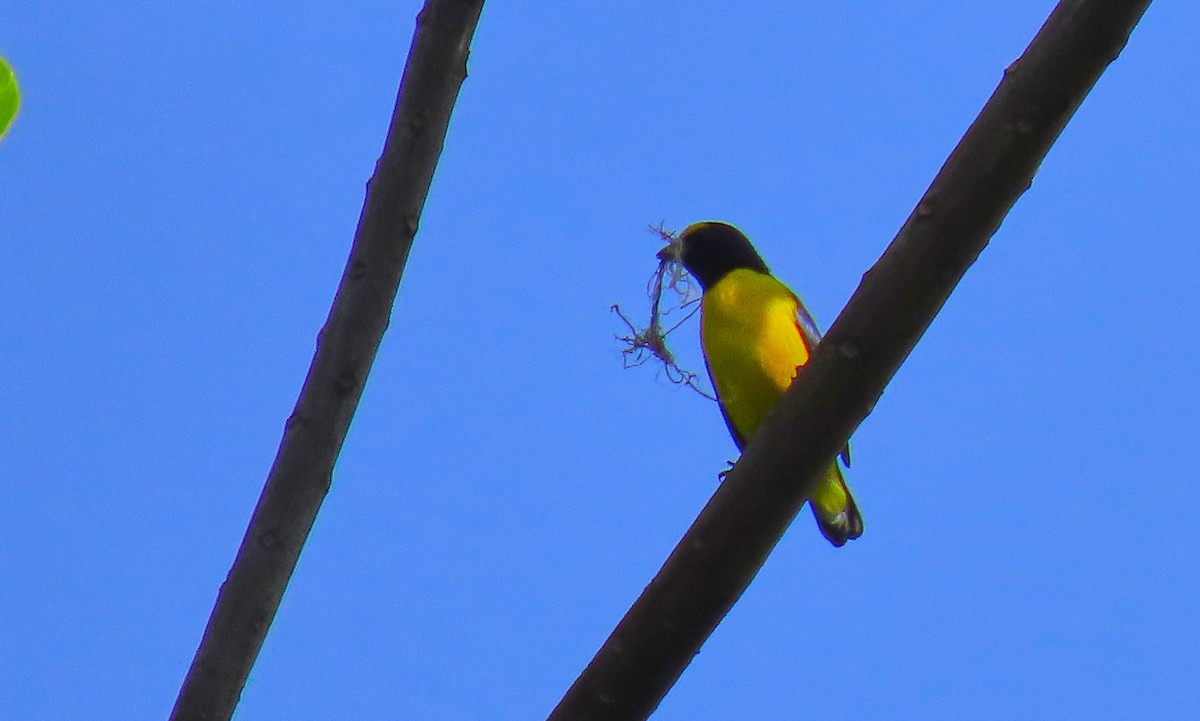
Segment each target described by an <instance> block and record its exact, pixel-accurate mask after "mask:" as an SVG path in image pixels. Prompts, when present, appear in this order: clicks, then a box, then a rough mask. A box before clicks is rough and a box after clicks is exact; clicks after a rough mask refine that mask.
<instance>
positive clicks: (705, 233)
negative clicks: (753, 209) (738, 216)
mask: <svg viewBox="0 0 1200 721" xmlns="http://www.w3.org/2000/svg"><path fill="white" fill-rule="evenodd" d="M658 257H660V258H664V257H665V258H672V257H673V258H674V259H675V260H678V261H679V262H680V263H682V264H683V267H684V268H687V269H688V272H690V273H691V274H692V275H693V276H694V277H695V278H696V280H697V281H698V282H699V283H700V287H701V288H702V289H708V288H711V287H713V286H714V285H716V284H717V281H719V280H721V279H722V278H724V277H725V276H726V275H728V274H729V273H731V272H732V271H735V270H737V269H739V268H746V269H748V270H756V271H758V272H760V273H769V272H770V271H769V270H767V264H766V263H764V262H763V259H762V258H761V257H759V255H758V251H756V250H754V246H753V245H750V239H749V238H747V237H746V236H745V235H743V234H742V231H740V230H738V229H737V228H735V227H733V226H732V225H729V224H728V223H717V222H704V223H694V224H692V225H689V226H688V227H687V228H685V229H684V231H683V232H682V233H680V234H679V239H678V240H677V241H676V242H674V243H672V244H671V245H669V246H667V247H666V248H663V249H662V250H661V251H659V253H658Z"/></svg>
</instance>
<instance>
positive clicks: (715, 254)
mask: <svg viewBox="0 0 1200 721" xmlns="http://www.w3.org/2000/svg"><path fill="white" fill-rule="evenodd" d="M658 257H659V259H660V260H664V261H668V262H670V261H674V262H678V263H679V264H681V265H682V266H683V267H684V268H685V269H686V270H687V271H688V273H689V274H690V275H691V276H692V277H693V278H695V280H696V282H697V283H699V285H700V290H701V298H700V345H701V348H702V349H703V351H704V362H705V365H706V366H707V367H708V375H709V378H710V379H711V380H712V385H713V388H714V390H715V391H716V396H717V402H718V404H719V405H720V407H721V414H722V415H723V416H724V418H725V424H726V425H727V426H728V427H729V433H730V435H732V436H733V441H734V443H735V444H736V445H737V447H738V451H739V452H740V451H742V449H743V448H744V447H745V445H746V443H748V442H749V441H750V439H751V437H753V435H754V432H755V431H756V430H757V429H758V426H759V424H760V423H761V422H762V420H763V419H764V418H766V416H767V414H768V413H769V412H770V411H771V409H772V408H773V407H774V406H775V403H776V402H777V401H778V400H779V398H780V396H782V395H783V392H784V391H786V390H787V389H788V386H790V385H791V384H792V381H793V380H794V379H795V377H796V373H797V371H798V370H799V368H800V367H801V366H803V365H805V364H806V363H808V360H809V358H810V357H811V356H812V352H813V349H814V348H815V347H816V345H817V343H818V342H819V341H820V339H821V334H820V332H819V330H818V329H817V325H816V323H815V322H814V321H813V319H812V316H811V315H810V314H809V312H808V310H807V309H806V308H805V307H804V303H802V302H801V301H800V299H799V297H797V296H796V294H795V293H793V292H792V291H791V289H789V288H788V287H787V286H786V285H784V284H783V283H782V282H780V281H779V280H778V279H777V278H776V277H775V276H774V275H772V274H771V271H770V269H768V268H767V264H766V263H765V262H763V259H762V256H760V255H759V254H758V251H757V250H755V249H754V246H753V245H752V244H751V243H750V239H749V238H747V237H746V235H745V234H744V233H742V231H740V230H738V229H737V228H736V227H734V226H732V225H730V224H728V223H724V222H718V221H705V222H700V223H694V224H692V225H689V226H688V227H687V228H685V229H684V230H683V232H682V233H680V234H679V236H678V238H676V239H675V240H673V241H672V242H671V244H670V245H668V246H667V247H665V248H663V249H662V250H660V251H659V252H658ZM839 458H840V460H841V461H843V462H845V463H846V464H847V466H848V465H849V461H850V446H849V444H847V445H846V447H845V448H844V449H843V450H842V452H841V454H839ZM838 460H839V459H834V461H833V464H832V465H831V466H830V467H829V470H828V471H827V472H826V474H825V478H824V479H822V480H821V481H820V483H819V484H818V485H817V488H816V490H815V491H814V492H813V494H812V497H811V498H810V499H809V505H810V506H811V507H812V510H813V515H814V516H815V517H816V520H817V526H818V527H819V528H820V529H821V533H822V535H824V536H825V538H826V539H828V540H829V542H830V543H832V544H833V545H834V546H837V547H841V546H843V545H845V544H846V542H847V541H849V540H850V539H854V538H858V537H859V536H860V535H862V532H863V521H862V515H861V514H859V511H858V506H857V504H855V502H854V496H852V495H851V493H850V488H849V487H848V486H847V485H846V478H845V474H844V473H843V472H842V468H841V465H840V464H839V463H838Z"/></svg>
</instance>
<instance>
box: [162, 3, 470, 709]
mask: <svg viewBox="0 0 1200 721" xmlns="http://www.w3.org/2000/svg"><path fill="white" fill-rule="evenodd" d="M482 7H483V0H428V2H427V3H426V5H425V7H424V8H423V9H422V10H421V12H420V14H419V15H418V16H417V26H416V31H415V33H414V35H413V41H412V47H411V48H410V50H409V54H408V60H407V63H406V65H405V68H404V75H403V77H402V78H401V80H400V90H399V93H398V95H397V98H396V105H395V108H394V110H393V113H392V120H391V125H390V127H389V128H388V134H387V140H386V141H385V143H384V148H383V153H382V155H381V157H380V159H379V161H378V162H377V163H376V167H375V173H374V175H373V177H372V178H371V180H370V182H369V183H368V184H367V194H366V200H365V202H364V204H363V210H362V214H361V215H360V216H359V221H358V228H357V230H356V231H355V234H354V243H353V245H352V247H351V249H350V257H349V260H348V261H347V263H346V268H345V270H344V272H343V274H342V279H341V282H340V283H339V285H338V289H337V295H336V296H335V297H334V301H333V306H332V308H331V309H330V311H329V317H328V319H327V320H326V321H325V326H324V327H323V328H322V329H321V331H320V333H319V335H318V336H317V350H316V354H315V355H314V357H313V361H312V365H311V366H310V367H309V370H308V377H307V378H306V379H305V381H304V386H303V388H302V389H301V391H300V397H299V399H298V400H297V401H296V407H295V409H294V410H293V411H292V415H291V417H289V418H288V420H287V423H286V425H285V427H284V433H283V439H282V441H281V442H280V445H279V451H278V452H277V454H276V456H275V462H274V464H273V465H272V467H271V471H270V473H269V475H268V476H267V482H266V486H265V488H264V489H263V492H262V495H261V496H260V497H259V500H258V506H257V507H256V508H255V509H254V515H253V517H252V518H251V519H250V525H249V527H248V528H247V530H246V535H245V537H244V538H243V539H242V545H241V548H240V549H239V550H238V553H237V557H236V558H235V559H234V562H233V567H232V568H231V569H230V571H229V575H228V577H227V578H226V579H225V583H223V584H222V585H221V590H220V593H219V595H218V596H217V602H216V605H215V606H214V608H213V611H212V614H211V616H210V617H209V619H208V626H207V627H206V628H205V630H204V637H203V639H202V640H201V642H200V648H199V649H198V650H197V652H196V656H195V658H194V659H193V660H192V665H191V668H190V669H189V670H188V674H187V677H186V679H185V680H184V682H183V687H182V688H181V689H180V691H179V697H178V698H177V699H176V701H175V707H174V710H173V711H172V712H171V718H172V719H173V720H174V721H215V720H218V719H229V718H230V717H231V716H232V715H233V711H234V708H235V707H236V706H237V702H238V698H239V697H240V696H241V692H242V688H243V686H245V683H246V678H247V676H249V674H250V668H251V666H253V664H254V659H255V658H256V657H257V656H258V651H259V649H260V648H261V647H262V643H263V639H264V638H265V637H266V634H267V629H268V628H270V626H271V621H272V620H273V619H274V618H275V612H276V611H277V610H278V608H279V602H280V599H281V598H282V596H283V591H284V589H285V588H286V587H287V583H288V580H289V579H290V578H291V575H292V571H293V570H294V569H295V567H296V562H297V560H298V559H299V556H300V550H301V548H303V546H304V542H305V540H306V539H307V538H308V533H309V531H310V530H311V528H312V524H313V521H314V520H315V519H316V515H317V511H318V510H319V509H320V507H321V502H322V501H323V500H324V499H325V494H326V493H327V492H328V491H329V485H330V481H331V479H332V474H333V466H334V463H335V462H336V460H337V457H338V454H339V452H340V451H341V447H342V442H343V441H344V440H345V438H346V432H347V430H348V429H349V427H350V420H351V418H352V417H353V416H354V411H355V409H356V408H357V407H358V400H359V397H360V396H361V394H362V389H363V386H364V384H365V383H366V380H367V374H368V373H369V372H370V370H371V364H372V363H373V362H374V360H375V354H376V352H377V351H378V349H379V343H380V340H381V339H382V338H383V333H384V330H385V329H386V328H387V325H388V319H389V316H390V315H391V309H392V304H393V302H394V301H395V298H396V291H397V289H398V288H399V285H400V276H401V274H402V273H403V271H404V265H405V262H406V261H407V259H408V253H409V249H410V248H411V247H412V242H413V237H414V236H415V235H416V232H417V222H418V220H419V219H420V217H421V210H422V208H423V207H424V205H425V199H426V197H427V196H428V194H429V185H430V182H431V181H432V179H433V172H434V169H435V168H436V167H437V160H438V156H439V155H440V154H441V151H442V145H443V143H444V142H445V138H446V128H447V126H448V124H449V122H450V113H451V110H453V108H454V102H455V100H456V99H457V97H458V91H459V88H460V87H461V85H462V81H463V80H464V79H465V78H466V61H467V52H468V49H469V47H470V42H471V37H472V35H473V34H474V32H475V27H476V25H477V24H478V22H479V14H480V11H481V10H482Z"/></svg>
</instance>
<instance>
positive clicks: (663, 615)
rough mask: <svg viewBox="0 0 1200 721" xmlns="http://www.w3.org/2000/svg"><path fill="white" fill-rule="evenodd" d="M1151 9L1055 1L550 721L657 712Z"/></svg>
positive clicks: (1131, 1)
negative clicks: (806, 360)
mask: <svg viewBox="0 0 1200 721" xmlns="http://www.w3.org/2000/svg"><path fill="white" fill-rule="evenodd" d="M1148 5H1149V0H1063V2H1061V3H1059V5H1058V7H1057V8H1056V9H1055V10H1054V12H1053V13H1052V14H1051V15H1050V17H1049V19H1048V20H1047V21H1046V23H1045V25H1043V26H1042V29H1041V30H1040V31H1039V32H1038V34H1037V36H1036V37H1035V38H1034V39H1033V42H1032V43H1031V44H1030V46H1029V47H1028V48H1027V49H1026V51H1025V53H1024V55H1022V56H1021V58H1020V59H1019V60H1018V61H1017V62H1016V63H1014V64H1013V65H1012V66H1010V67H1009V68H1008V69H1007V70H1006V71H1005V76H1004V80H1003V81H1002V82H1001V83H1000V86H999V87H998V88H997V89H996V91H995V93H993V95H992V97H991V99H989V100H988V102H987V105H986V106H985V107H984V108H983V111H982V112H981V113H980V114H979V117H978V118H976V120H975V122H974V123H972V125H971V127H970V129H968V130H967V133H966V135H964V136H963V138H962V140H961V141H959V144H958V147H956V148H955V149H954V152H953V153H952V154H951V155H950V157H949V158H948V159H947V160H946V163H945V165H943V166H942V169H941V171H940V172H939V173H938V175H937V177H936V178H935V179H934V181H933V184H932V185H931V186H930V187H929V190H927V191H926V193H925V195H924V197H923V198H922V199H921V201H920V202H919V203H918V204H917V207H916V209H914V210H913V212H912V214H911V215H910V216H909V217H908V220H907V221H906V222H905V223H904V226H903V227H902V228H901V229H900V232H899V234H898V235H897V236H896V238H895V240H893V241H892V244H891V245H890V246H889V247H888V249H887V251H886V252H885V253H884V255H883V257H881V258H880V259H879V261H878V262H877V263H876V264H875V266H874V267H873V268H871V270H870V271H868V272H867V273H866V274H865V275H864V276H863V280H862V283H861V285H860V286H859V288H858V290H857V291H856V292H855V293H854V296H853V297H852V298H851V299H850V302H849V303H848V304H847V306H846V308H845V309H844V310H843V311H842V313H841V315H840V316H839V317H838V319H837V320H836V321H835V322H834V324H833V326H832V327H831V328H830V329H829V333H828V334H826V336H825V338H824V340H822V341H821V343H820V344H819V345H818V347H817V349H816V351H815V353H814V354H813V358H812V361H811V362H810V363H809V364H808V365H807V366H805V367H804V368H803V369H802V371H801V372H800V374H799V377H798V378H797V382H795V383H793V384H792V387H791V389H789V390H788V392H787V393H786V394H785V395H784V397H783V399H782V400H781V401H780V403H779V404H778V406H777V407H776V409H775V411H774V412H773V413H772V414H771V415H770V416H769V417H768V418H767V419H766V421H764V423H763V424H762V426H761V427H760V429H759V431H758V433H757V434H756V435H755V437H754V439H753V442H751V443H750V445H749V446H748V447H747V448H746V451H745V453H744V454H743V456H742V458H741V460H740V461H739V462H738V464H737V466H736V467H735V468H734V469H733V470H732V471H731V472H730V473H729V475H728V477H727V478H726V479H725V482H724V483H723V484H722V485H721V486H720V488H719V489H718V490H717V492H716V493H715V494H714V495H713V497H712V499H711V500H710V501H709V503H708V505H707V506H706V507H705V509H704V510H703V511H702V512H701V513H700V516H699V517H698V518H697V519H696V521H695V523H693V524H692V527H691V528H690V529H689V530H688V532H687V533H686V534H685V535H684V537H683V539H682V540H681V541H680V542H679V545H677V546H676V547H675V550H674V551H673V552H672V553H671V555H670V557H669V558H668V559H667V561H666V564H665V565H664V566H663V567H662V569H661V570H660V571H659V573H658V575H657V576H656V577H655V578H654V580H653V581H652V582H651V583H650V585H649V586H648V587H647V588H646V590H645V591H644V592H643V593H642V595H641V597H640V598H639V599H638V600H637V602H636V603H635V604H634V605H633V607H632V608H630V609H629V612H628V613H626V614H625V618H623V619H622V620H621V622H620V624H618V625H617V627H616V629H615V630H614V631H613V632H612V634H611V635H610V636H609V638H608V640H607V641H605V643H604V645H603V646H602V647H601V648H600V650H599V651H598V652H597V653H596V656H595V657H594V658H593V659H592V661H591V663H590V664H589V665H588V667H587V668H586V669H585V670H584V672H583V673H582V674H581V675H580V676H579V678H578V679H577V680H576V681H575V683H574V684H573V685H572V686H571V688H570V690H568V691H567V693H566V695H565V696H564V697H563V699H562V701H560V702H559V704H558V706H557V707H556V708H555V709H554V711H553V712H552V713H551V715H550V719H551V721H584V720H585V719H586V720H589V721H590V720H596V721H599V720H601V719H603V720H604V721H631V720H634V719H645V718H646V717H648V716H649V715H650V714H651V713H652V712H653V711H654V709H655V708H656V707H657V706H658V704H659V702H660V701H661V700H662V698H663V696H665V695H666V693H667V691H668V690H669V689H670V688H671V686H672V685H673V684H674V683H675V681H676V679H678V677H679V675H680V674H681V673H683V670H684V669H685V668H686V667H687V665H688V663H689V662H690V661H691V659H692V657H693V656H694V655H695V654H696V653H697V652H698V651H699V650H700V646H701V644H703V643H704V641H705V640H706V639H707V638H708V636H709V634H711V633H712V631H713V629H714V628H716V626H717V624H718V623H719V622H720V621H721V619H722V618H723V617H724V616H725V614H726V613H728V611H729V609H730V608H732V606H733V604H734V603H735V602H736V601H737V599H738V597H739V596H741V594H742V592H743V591H744V590H745V588H746V586H747V585H749V583H750V581H751V580H752V579H753V578H754V575H755V574H756V573H757V572H758V569H759V568H760V567H761V566H762V563H763V562H764V561H765V560H766V557H767V555H768V554H769V553H770V552H771V550H772V549H773V548H774V546H775V544H776V543H777V542H778V540H779V537H780V536H781V535H782V534H783V532H784V530H785V529H786V528H787V527H788V525H789V524H790V523H791V522H792V519H793V518H794V517H795V515H796V513H797V512H798V511H799V509H800V507H801V505H802V504H803V502H804V499H805V498H806V497H807V495H808V494H809V492H810V490H811V488H812V486H813V484H814V483H815V480H816V479H817V478H818V477H819V475H820V474H821V473H822V472H823V471H824V469H826V468H827V467H828V466H829V464H830V463H831V462H833V459H834V456H835V455H836V454H837V452H838V450H839V449H840V448H842V447H843V446H844V445H845V443H846V439H847V438H849V436H850V434H851V433H852V432H853V430H854V429H855V428H857V427H858V424H859V423H861V422H862V420H863V419H864V418H865V417H866V416H867V415H868V414H869V413H870V412H871V409H872V408H873V407H874V405H875V402H876V401H877V400H878V399H879V397H880V395H882V393H883V389H884V387H885V386H886V385H887V383H888V381H889V380H891V378H892V376H893V375H894V374H895V372H896V370H897V369H898V368H899V367H900V364H901V363H902V362H903V361H904V359H905V358H906V357H907V356H908V354H909V352H910V351H911V350H912V348H913V346H914V345H916V343H917V341H918V340H919V339H920V337H921V335H922V334H923V333H924V332H925V329H926V328H928V327H929V324H930V323H931V322H932V321H933V318H934V316H935V315H936V314H937V312H938V311H939V310H940V309H941V307H942V305H943V304H944V303H945V301H946V299H947V298H948V297H949V295H950V292H951V291H952V290H953V289H954V286H955V285H956V284H957V283H958V281H959V279H960V278H961V277H962V275H963V274H964V273H965V272H966V270H967V268H968V267H969V266H970V265H971V264H972V263H973V262H974V260H975V258H976V257H978V255H979V253H980V252H982V250H983V248H984V247H985V246H986V245H987V243H988V240H989V238H991V236H992V234H993V233H995V232H996V229H997V228H999V226H1000V222H1001V221H1002V220H1003V218H1004V216H1005V215H1006V214H1007V213H1008V210H1009V209H1010V208H1011V207H1012V205H1013V203H1015V202H1016V200H1017V198H1018V197H1019V196H1020V195H1021V193H1023V192H1024V191H1025V190H1026V189H1027V188H1028V187H1029V185H1030V183H1031V182H1032V179H1033V175H1034V173H1035V172H1036V171H1037V168H1038V166H1039V165H1040V164H1041V162H1042V159H1043V158H1044V157H1045V155H1046V153H1047V151H1049V149H1050V146H1051V145H1052V144H1053V142H1054V140H1055V139H1056V138H1057V137H1058V134H1059V133H1060V132H1061V131H1062V129H1063V127H1064V126H1065V125H1066V123H1067V121H1068V120H1069V119H1070V117H1071V115H1072V114H1073V113H1074V112H1075V110H1076V108H1078V107H1079V104H1080V103H1081V102H1082V101H1083V98H1084V96H1085V95H1087V93H1088V91H1089V90H1090V89H1091V88H1092V86H1093V85H1094V84H1095V82H1096V80H1097V79H1098V78H1099V77H1100V74H1101V73H1102V72H1103V71H1104V69H1105V67H1107V66H1108V64H1109V63H1110V62H1112V61H1113V60H1114V59H1115V58H1116V57H1117V55H1118V53H1120V51H1121V49H1122V48H1123V47H1124V46H1125V43H1126V42H1127V41H1128V39H1129V34H1130V33H1131V32H1132V30H1133V27H1134V26H1135V25H1136V24H1137V22H1138V20H1139V19H1140V18H1141V16H1142V14H1143V13H1144V12H1145V9H1146V7H1147V6H1148ZM798 441H801V442H798Z"/></svg>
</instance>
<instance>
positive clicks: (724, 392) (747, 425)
mask: <svg viewBox="0 0 1200 721" xmlns="http://www.w3.org/2000/svg"><path fill="white" fill-rule="evenodd" d="M798 304H799V301H798V300H797V299H796V296H795V295H794V294H793V293H792V292H791V291H790V290H788V288H787V286H785V285H783V284H782V283H780V282H779V281H777V280H775V279H774V278H773V277H771V276H769V275H766V274H764V273H758V272H755V271H752V270H744V269H743V270H735V271H733V272H732V273H730V274H729V275H727V276H725V277H724V278H722V279H721V281H720V282H718V283H717V284H716V285H714V286H713V287H712V288H709V289H707V290H706V291H705V292H704V298H703V300H702V302H701V324H700V328H701V340H702V343H703V346H704V358H705V361H706V362H707V363H708V372H709V375H710V376H711V377H712V382H713V386H714V387H715V388H716V390H717V395H718V396H719V397H720V399H721V404H722V406H723V407H724V409H725V413H726V414H727V416H728V418H729V421H730V423H731V424H732V425H733V426H734V428H736V429H737V432H738V434H739V435H741V436H742V438H743V440H749V438H750V436H751V435H753V434H754V431H755V430H756V429H757V428H758V425H759V423H761V422H762V419H763V418H764V417H765V416H766V415H767V413H768V412H769V411H770V410H771V408H772V407H773V406H774V405H775V402H776V401H777V400H779V396H780V395H781V394H782V393H783V391H785V390H787V387H788V386H789V385H791V382H792V380H793V379H794V378H795V377H796V369H797V368H798V367H799V366H802V365H804V364H805V363H807V362H808V358H809V348H808V346H807V344H806V343H805V339H804V336H803V335H801V333H800V330H799V328H798V327H797V326H796V309H797V306H798Z"/></svg>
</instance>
